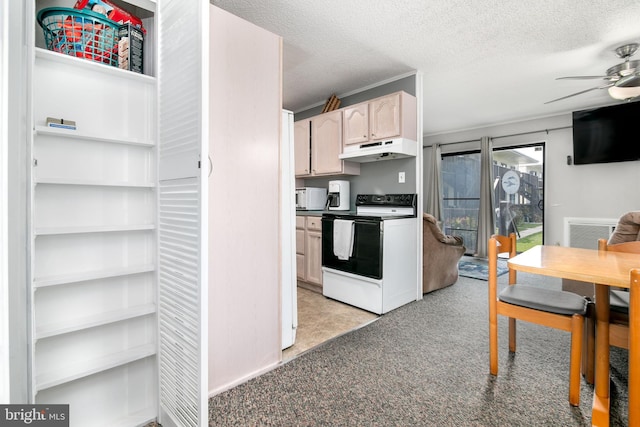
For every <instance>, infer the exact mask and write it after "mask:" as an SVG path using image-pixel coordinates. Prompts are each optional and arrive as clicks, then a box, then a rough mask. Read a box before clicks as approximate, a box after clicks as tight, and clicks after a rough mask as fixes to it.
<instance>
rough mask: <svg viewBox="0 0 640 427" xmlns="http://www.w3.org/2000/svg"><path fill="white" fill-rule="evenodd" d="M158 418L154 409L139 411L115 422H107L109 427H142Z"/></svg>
mask: <svg viewBox="0 0 640 427" xmlns="http://www.w3.org/2000/svg"><path fill="white" fill-rule="evenodd" d="M157 417H158V412H157V411H156V410H155V408H150V409H147V410H146V411H139V412H136V413H133V414H131V415H128V416H126V417H122V418H118V419H117V420H109V427H131V426H142V425H147V424H148V423H150V422H152V421H154V420H155V419H156V418H157Z"/></svg>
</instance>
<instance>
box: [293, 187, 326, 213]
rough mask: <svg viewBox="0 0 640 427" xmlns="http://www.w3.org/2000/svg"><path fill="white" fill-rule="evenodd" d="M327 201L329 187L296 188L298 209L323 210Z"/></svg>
mask: <svg viewBox="0 0 640 427" xmlns="http://www.w3.org/2000/svg"><path fill="white" fill-rule="evenodd" d="M326 202H327V189H326V188H319V187H302V188H296V210H299V211H321V210H323V209H324V206H325V204H326Z"/></svg>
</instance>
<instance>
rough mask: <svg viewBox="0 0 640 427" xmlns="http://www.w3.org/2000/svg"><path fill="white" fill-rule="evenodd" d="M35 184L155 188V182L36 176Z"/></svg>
mask: <svg viewBox="0 0 640 427" xmlns="http://www.w3.org/2000/svg"><path fill="white" fill-rule="evenodd" d="M35 183H36V184H53V185H90V186H97V187H136V188H155V186H156V185H155V184H153V183H150V182H139V183H134V182H122V181H91V180H86V179H57V178H36V180H35Z"/></svg>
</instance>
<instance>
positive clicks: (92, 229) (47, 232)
mask: <svg viewBox="0 0 640 427" xmlns="http://www.w3.org/2000/svg"><path fill="white" fill-rule="evenodd" d="M155 228H156V226H155V225H154V224H139V225H136V224H133V225H100V226H86V227H40V228H36V229H35V233H34V234H35V235H36V236H51V235H56V234H81V233H110V232H117V231H143V230H154V229H155Z"/></svg>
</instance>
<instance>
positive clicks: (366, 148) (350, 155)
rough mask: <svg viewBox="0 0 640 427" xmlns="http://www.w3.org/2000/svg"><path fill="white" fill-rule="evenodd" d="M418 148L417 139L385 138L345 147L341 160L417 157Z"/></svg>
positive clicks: (370, 160) (360, 160)
mask: <svg viewBox="0 0 640 427" xmlns="http://www.w3.org/2000/svg"><path fill="white" fill-rule="evenodd" d="M416 150H417V143H416V141H412V140H410V139H406V138H394V139H385V140H381V141H375V142H366V143H364V144H359V145H356V144H354V145H348V146H346V147H344V150H343V152H342V154H340V155H339V156H338V157H339V158H340V160H349V161H351V162H360V163H365V162H375V161H378V160H391V159H401V158H403V157H415V156H416Z"/></svg>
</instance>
